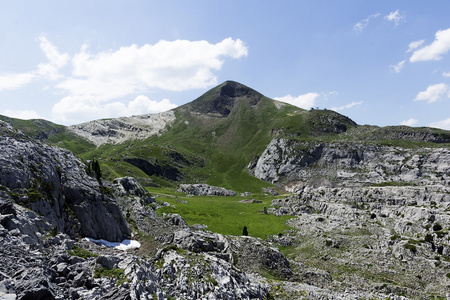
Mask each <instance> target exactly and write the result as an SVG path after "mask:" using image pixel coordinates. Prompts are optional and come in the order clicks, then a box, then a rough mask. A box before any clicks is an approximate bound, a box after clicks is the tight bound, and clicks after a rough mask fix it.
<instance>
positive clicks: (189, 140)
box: [8, 81, 450, 191]
mask: <svg viewBox="0 0 450 300" xmlns="http://www.w3.org/2000/svg"><path fill="white" fill-rule="evenodd" d="M8 121H9V122H11V123H12V124H14V125H15V126H16V127H18V128H19V129H21V130H23V131H24V132H25V133H26V134H28V135H29V136H32V137H39V138H41V140H44V141H47V142H49V143H52V144H56V145H59V146H62V147H65V148H67V149H70V150H72V151H74V153H76V154H77V155H79V156H80V157H82V158H83V159H86V160H89V159H92V158H94V157H95V158H98V159H99V161H100V163H101V165H102V167H103V169H104V173H105V176H106V177H107V178H109V179H113V178H115V177H121V176H127V175H131V176H134V177H136V178H138V180H139V181H140V182H141V183H142V184H144V185H154V186H159V185H164V186H173V185H177V184H178V183H180V182H183V183H208V184H211V185H218V186H223V187H226V188H231V189H236V190H238V191H256V190H260V188H261V187H265V186H268V185H270V183H266V182H264V181H261V180H259V179H258V178H260V179H264V180H265V181H268V182H272V180H267V179H266V177H267V176H264V175H261V174H259V175H258V176H257V177H258V178H256V177H254V176H252V175H251V173H253V172H254V170H253V168H254V167H255V164H256V162H257V161H258V159H259V157H260V156H261V155H262V154H263V153H264V152H265V151H266V148H267V146H268V145H269V144H270V143H271V141H272V140H273V139H288V140H292V141H295V143H296V144H297V145H298V146H297V148H298V147H300V148H302V147H309V146H308V144H307V143H306V144H305V143H304V142H309V141H315V142H317V143H330V142H335V143H347V142H358V143H363V144H364V145H366V144H368V143H369V144H376V145H381V144H382V145H391V146H400V147H406V148H408V147H413V146H417V145H419V146H433V145H438V144H444V145H445V144H446V143H450V133H449V132H448V131H445V130H439V129H433V128H411V127H406V126H391V127H377V126H367V125H364V126H361V125H357V124H356V123H355V122H353V121H352V120H351V119H349V118H348V117H346V116H343V115H341V114H339V113H336V112H334V111H331V110H326V109H325V110H318V109H312V110H309V111H307V110H304V109H300V108H298V107H295V106H292V105H289V104H287V103H282V102H279V101H275V100H272V99H269V98H267V97H265V96H264V95H262V94H260V93H259V92H257V91H255V90H253V89H251V88H249V87H247V86H245V85H243V84H240V83H237V82H233V81H226V82H224V83H222V84H221V85H219V86H217V87H215V88H213V89H211V90H209V91H208V92H206V93H205V94H203V95H201V96H200V97H199V98H197V99H196V100H194V101H192V102H189V103H187V104H185V105H183V106H180V107H178V108H175V109H173V110H170V111H167V112H164V113H160V114H153V115H141V116H132V117H124V118H117V119H104V120H95V121H91V122H86V123H83V124H79V125H74V126H69V127H63V126H59V125H56V124H52V123H50V122H47V121H43V120H31V121H23V120H17V119H9V120H8ZM302 145H303V146H302ZM310 146H311V147H313V148H314V147H316V146H314V145H310ZM361 151H364V149H361ZM247 166H248V167H250V172H249V169H248V168H247Z"/></svg>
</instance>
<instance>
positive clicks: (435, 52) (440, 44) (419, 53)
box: [409, 28, 450, 62]
mask: <svg viewBox="0 0 450 300" xmlns="http://www.w3.org/2000/svg"><path fill="white" fill-rule="evenodd" d="M435 37H436V38H435V40H434V41H433V43H431V44H430V45H428V46H425V47H423V48H421V49H419V50H416V51H414V53H413V54H412V56H411V57H410V59H409V61H410V62H417V61H428V60H441V59H442V55H444V54H445V53H447V52H448V51H449V50H450V28H449V29H446V30H439V31H437V32H436V35H435Z"/></svg>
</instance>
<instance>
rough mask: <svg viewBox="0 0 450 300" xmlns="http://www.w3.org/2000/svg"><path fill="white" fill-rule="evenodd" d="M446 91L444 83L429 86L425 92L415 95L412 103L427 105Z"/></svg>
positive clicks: (446, 87)
mask: <svg viewBox="0 0 450 300" xmlns="http://www.w3.org/2000/svg"><path fill="white" fill-rule="evenodd" d="M447 91H448V86H447V85H446V84H445V83H438V84H434V85H429V86H428V88H427V90H426V91H423V92H420V93H418V94H417V96H416V98H415V99H414V101H427V102H428V103H433V102H436V101H437V100H438V99H439V98H441V97H442V96H443V95H444V94H445V93H446V92H447Z"/></svg>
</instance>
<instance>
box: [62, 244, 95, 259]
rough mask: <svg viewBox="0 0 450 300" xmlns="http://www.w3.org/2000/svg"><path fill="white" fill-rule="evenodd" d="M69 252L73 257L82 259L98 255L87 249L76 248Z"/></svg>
mask: <svg viewBox="0 0 450 300" xmlns="http://www.w3.org/2000/svg"><path fill="white" fill-rule="evenodd" d="M67 252H68V253H69V254H70V255H72V256H78V257H81V258H89V257H97V256H98V254H97V253H92V252H90V251H88V250H86V249H83V248H80V247H78V246H74V247H73V249H72V250H67Z"/></svg>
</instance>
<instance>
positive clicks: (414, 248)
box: [403, 244, 417, 254]
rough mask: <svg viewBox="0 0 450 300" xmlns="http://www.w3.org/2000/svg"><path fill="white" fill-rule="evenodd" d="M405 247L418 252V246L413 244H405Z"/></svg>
mask: <svg viewBox="0 0 450 300" xmlns="http://www.w3.org/2000/svg"><path fill="white" fill-rule="evenodd" d="M403 247H405V249H408V250H409V251H411V252H412V253H414V254H416V253H417V248H416V246H414V245H412V244H405V245H404V246H403Z"/></svg>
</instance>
